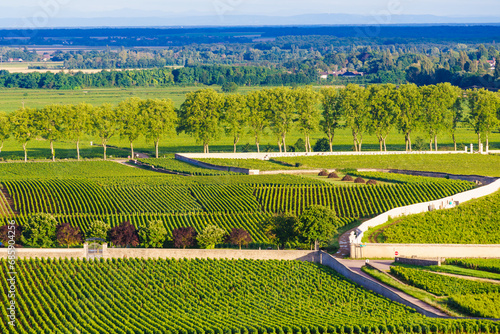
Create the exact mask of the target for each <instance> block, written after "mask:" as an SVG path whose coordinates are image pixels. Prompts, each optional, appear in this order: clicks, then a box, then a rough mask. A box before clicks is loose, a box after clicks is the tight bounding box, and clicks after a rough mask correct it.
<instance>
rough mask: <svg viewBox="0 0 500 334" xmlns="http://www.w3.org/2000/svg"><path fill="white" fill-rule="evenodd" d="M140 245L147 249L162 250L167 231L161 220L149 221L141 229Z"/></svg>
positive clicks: (139, 232)
mask: <svg viewBox="0 0 500 334" xmlns="http://www.w3.org/2000/svg"><path fill="white" fill-rule="evenodd" d="M138 234H139V241H140V245H141V246H143V247H145V248H160V247H162V246H163V243H164V242H165V238H166V234H167V231H166V230H165V227H164V226H163V222H162V221H161V220H148V221H147V222H146V224H144V225H141V226H140V227H139V231H138Z"/></svg>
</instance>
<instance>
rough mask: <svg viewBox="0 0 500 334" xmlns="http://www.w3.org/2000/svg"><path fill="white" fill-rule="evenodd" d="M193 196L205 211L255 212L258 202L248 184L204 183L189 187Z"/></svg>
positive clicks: (258, 208) (258, 207)
mask: <svg viewBox="0 0 500 334" xmlns="http://www.w3.org/2000/svg"><path fill="white" fill-rule="evenodd" d="M190 190H191V192H192V193H193V196H194V197H195V198H196V199H197V200H198V202H199V203H200V204H201V206H202V207H203V209H204V210H205V211H207V212H226V213H229V212H256V211H260V205H259V202H257V200H256V199H255V197H254V196H253V195H252V191H253V188H252V187H251V186H248V185H238V186H221V185H204V186H192V187H190Z"/></svg>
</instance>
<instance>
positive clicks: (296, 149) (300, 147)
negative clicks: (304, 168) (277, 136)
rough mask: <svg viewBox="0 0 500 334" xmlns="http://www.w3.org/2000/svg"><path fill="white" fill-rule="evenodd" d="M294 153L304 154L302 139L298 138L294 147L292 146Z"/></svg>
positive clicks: (304, 148)
mask: <svg viewBox="0 0 500 334" xmlns="http://www.w3.org/2000/svg"><path fill="white" fill-rule="evenodd" d="M293 148H294V152H305V151H306V143H305V142H304V139H302V138H299V139H297V141H296V142H295V145H293Z"/></svg>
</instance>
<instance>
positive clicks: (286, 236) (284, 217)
mask: <svg viewBox="0 0 500 334" xmlns="http://www.w3.org/2000/svg"><path fill="white" fill-rule="evenodd" d="M296 226H297V217H296V216H295V215H290V214H286V213H279V214H275V215H273V216H270V217H269V218H267V220H266V221H265V223H264V231H265V232H266V234H267V236H268V238H269V239H270V240H271V241H272V242H274V243H275V244H276V245H278V246H280V247H281V248H285V247H286V246H287V245H290V244H291V243H293V242H294V241H295V239H296V238H297V231H296V229H295V228H296Z"/></svg>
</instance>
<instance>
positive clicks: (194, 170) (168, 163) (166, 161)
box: [138, 157, 236, 176]
mask: <svg viewBox="0 0 500 334" xmlns="http://www.w3.org/2000/svg"><path fill="white" fill-rule="evenodd" d="M138 160H139V161H141V162H144V163H146V164H149V165H152V166H155V167H160V168H164V169H166V170H170V171H173V172H178V173H183V174H190V175H207V176H217V175H235V174H236V173H232V172H225V171H220V170H215V169H208V168H202V167H197V166H194V165H191V164H189V163H187V162H183V161H180V160H176V159H175V158H173V157H172V158H149V159H138Z"/></svg>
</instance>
